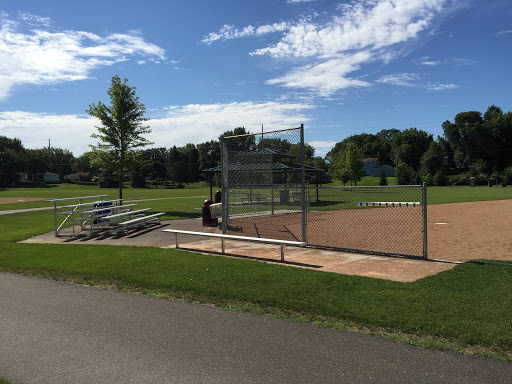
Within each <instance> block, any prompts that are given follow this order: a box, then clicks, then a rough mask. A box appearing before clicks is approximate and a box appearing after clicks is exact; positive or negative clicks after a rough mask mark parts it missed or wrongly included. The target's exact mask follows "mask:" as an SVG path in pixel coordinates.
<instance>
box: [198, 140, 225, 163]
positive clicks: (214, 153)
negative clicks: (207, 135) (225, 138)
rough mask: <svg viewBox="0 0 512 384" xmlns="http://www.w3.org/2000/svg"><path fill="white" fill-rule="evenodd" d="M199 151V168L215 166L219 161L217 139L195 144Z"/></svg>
mask: <svg viewBox="0 0 512 384" xmlns="http://www.w3.org/2000/svg"><path fill="white" fill-rule="evenodd" d="M197 151H198V152H199V169H200V170H203V169H209V168H213V167H216V166H217V165H218V164H219V162H220V145H219V142H218V141H215V140H211V141H207V142H205V143H201V144H198V145H197Z"/></svg>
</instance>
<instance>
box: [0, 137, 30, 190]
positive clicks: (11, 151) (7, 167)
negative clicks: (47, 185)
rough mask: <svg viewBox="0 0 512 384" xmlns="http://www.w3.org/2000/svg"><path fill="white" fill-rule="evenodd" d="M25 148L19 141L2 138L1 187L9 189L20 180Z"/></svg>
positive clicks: (0, 147)
mask: <svg viewBox="0 0 512 384" xmlns="http://www.w3.org/2000/svg"><path fill="white" fill-rule="evenodd" d="M24 152H25V148H23V145H22V144H21V141H20V140H19V139H10V138H8V137H6V136H0V186H4V187H9V186H12V185H14V184H15V183H16V181H17V180H18V174H17V172H18V171H20V170H21V167H22V164H23V157H24Z"/></svg>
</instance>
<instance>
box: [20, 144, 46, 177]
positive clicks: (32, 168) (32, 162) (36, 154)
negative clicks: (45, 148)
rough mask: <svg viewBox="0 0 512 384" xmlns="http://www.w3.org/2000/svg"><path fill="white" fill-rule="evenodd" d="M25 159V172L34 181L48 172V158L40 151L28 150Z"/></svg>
mask: <svg viewBox="0 0 512 384" xmlns="http://www.w3.org/2000/svg"><path fill="white" fill-rule="evenodd" d="M43 155H44V156H43ZM24 157H25V160H24V162H23V170H24V171H25V172H26V174H27V176H28V178H29V179H32V181H35V179H36V176H37V175H39V174H43V173H45V172H46V171H47V170H48V162H47V161H48V156H47V155H46V154H43V152H42V151H41V150H40V149H27V150H25V156H24Z"/></svg>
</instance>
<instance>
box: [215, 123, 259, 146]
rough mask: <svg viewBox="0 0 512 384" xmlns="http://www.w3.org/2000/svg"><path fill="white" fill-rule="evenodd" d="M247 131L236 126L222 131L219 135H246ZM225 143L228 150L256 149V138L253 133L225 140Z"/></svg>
mask: <svg viewBox="0 0 512 384" xmlns="http://www.w3.org/2000/svg"><path fill="white" fill-rule="evenodd" d="M248 133H249V132H248V131H246V130H245V128H244V127H238V128H235V129H234V130H232V131H226V132H224V133H223V134H222V135H221V137H222V136H224V137H230V136H239V135H246V134H248ZM226 145H227V147H228V149H229V150H230V151H243V152H245V151H253V150H255V149H256V138H255V137H254V135H249V136H243V137H240V138H237V139H231V140H226Z"/></svg>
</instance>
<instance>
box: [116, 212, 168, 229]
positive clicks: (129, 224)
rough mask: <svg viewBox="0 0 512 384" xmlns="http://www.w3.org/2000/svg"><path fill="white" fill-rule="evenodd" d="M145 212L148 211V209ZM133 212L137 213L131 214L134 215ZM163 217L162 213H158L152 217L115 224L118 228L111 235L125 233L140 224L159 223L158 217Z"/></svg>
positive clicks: (141, 217) (140, 217)
mask: <svg viewBox="0 0 512 384" xmlns="http://www.w3.org/2000/svg"><path fill="white" fill-rule="evenodd" d="M146 210H149V208H148V209H146ZM141 211H145V210H142V209H141ZM134 212H137V211H133V212H132V213H134ZM163 215H165V213H164V212H159V213H155V214H153V215H147V216H139V217H137V218H135V219H131V220H128V221H123V222H120V223H117V225H119V228H117V229H114V230H112V231H111V232H112V233H114V232H120V231H125V232H127V231H128V230H129V229H130V228H132V227H135V226H137V225H141V224H142V225H144V226H145V225H146V224H147V223H149V222H152V221H158V222H159V223H160V216H163Z"/></svg>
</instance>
